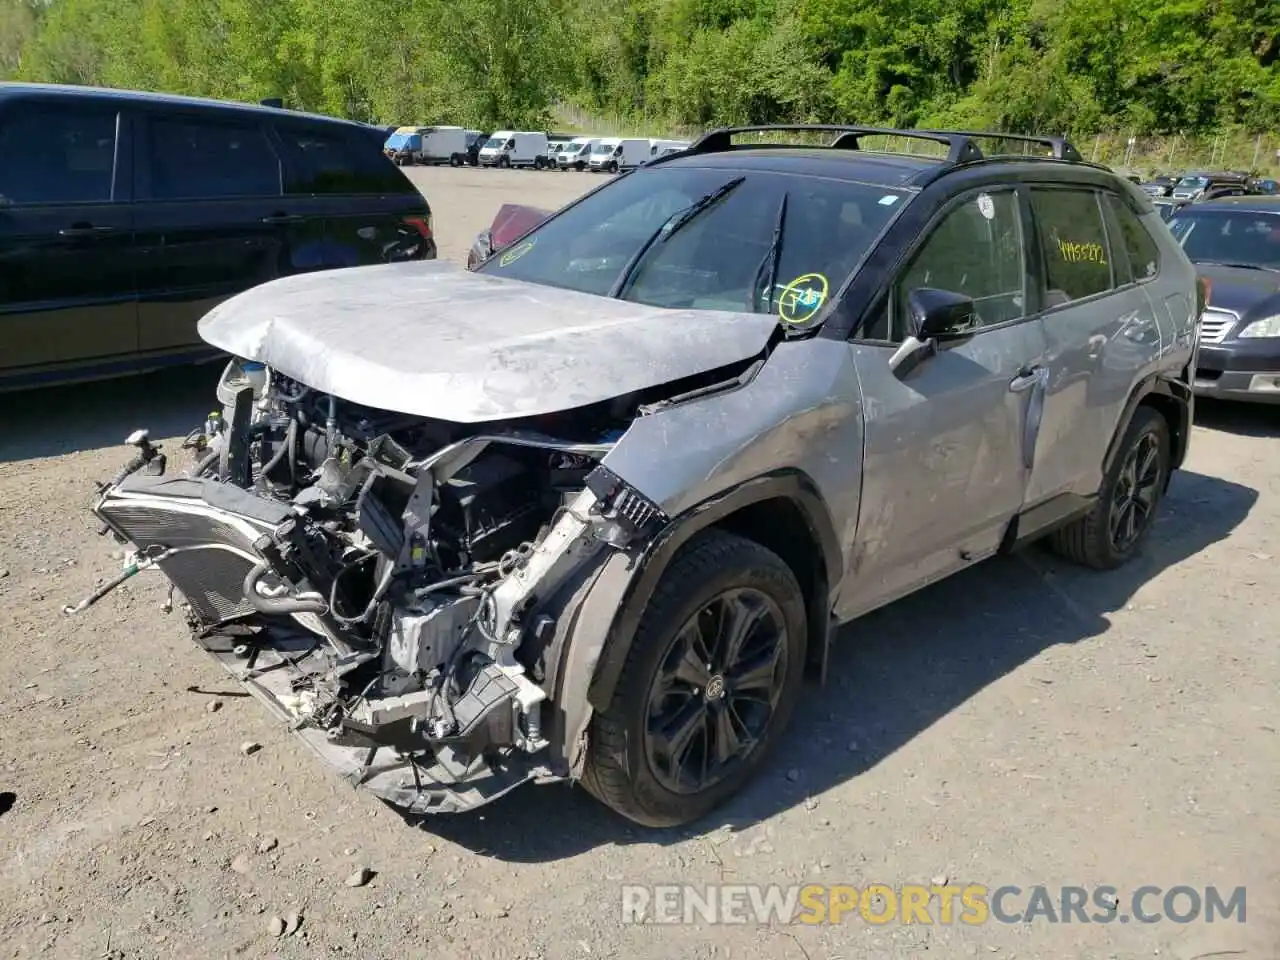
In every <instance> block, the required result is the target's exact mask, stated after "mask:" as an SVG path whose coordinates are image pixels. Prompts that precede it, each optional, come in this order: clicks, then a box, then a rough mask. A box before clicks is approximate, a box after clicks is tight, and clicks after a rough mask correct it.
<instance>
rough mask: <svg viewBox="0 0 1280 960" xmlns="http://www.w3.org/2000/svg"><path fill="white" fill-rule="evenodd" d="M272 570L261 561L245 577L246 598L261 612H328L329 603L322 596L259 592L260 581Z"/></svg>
mask: <svg viewBox="0 0 1280 960" xmlns="http://www.w3.org/2000/svg"><path fill="white" fill-rule="evenodd" d="M270 572H271V569H270V567H268V566H267V565H266V564H265V563H260V564H258V565H257V566H256V567H254V568H253V569H252V570H250V571H249V572H248V573H247V574H246V575H245V578H244V596H245V599H246V600H248V601H249V603H250V604H252V605H253V609H255V610H257V611H258V612H259V613H267V614H282V613H283V614H288V613H326V612H327V611H328V609H329V605H328V604H327V603H325V602H324V600H322V599H321V598H320V597H264V596H263V595H262V594H260V593H258V582H259V581H260V580H261V579H262V578H263V577H264V576H266V575H267V574H268V573H270Z"/></svg>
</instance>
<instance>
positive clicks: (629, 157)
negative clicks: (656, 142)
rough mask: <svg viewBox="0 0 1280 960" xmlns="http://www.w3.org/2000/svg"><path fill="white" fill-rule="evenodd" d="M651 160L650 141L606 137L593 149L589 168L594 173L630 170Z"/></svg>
mask: <svg viewBox="0 0 1280 960" xmlns="http://www.w3.org/2000/svg"><path fill="white" fill-rule="evenodd" d="M648 159H649V141H648V140H642V139H641V138H639V137H606V138H605V139H603V140H601V141H600V142H599V143H597V144H596V145H595V146H594V147H592V148H591V157H590V159H589V160H588V161H587V166H588V167H590V168H591V171H592V172H593V173H598V172H599V171H601V170H603V171H605V172H606V173H617V172H618V171H619V170H630V169H631V168H632V167H638V166H640V164H642V163H644V162H645V161H646V160H648Z"/></svg>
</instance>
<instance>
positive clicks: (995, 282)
mask: <svg viewBox="0 0 1280 960" xmlns="http://www.w3.org/2000/svg"><path fill="white" fill-rule="evenodd" d="M1025 286H1026V262H1025V258H1024V256H1023V241H1022V217H1021V214H1020V213H1019V210H1018V197H1017V194H1016V193H1015V192H1014V191H1012V190H1003V191H997V192H991V193H981V194H978V195H976V196H973V197H970V198H968V199H966V200H965V201H963V202H962V203H961V204H960V205H959V206H957V207H955V208H954V209H953V210H952V211H951V212H950V213H948V214H947V215H946V216H945V217H944V218H943V220H942V221H941V222H940V223H939V224H938V225H937V226H936V227H935V228H934V230H933V232H932V233H931V234H930V235H929V238H928V239H927V240H926V241H925V242H924V246H923V247H921V249H920V250H919V252H918V253H917V254H916V255H915V258H914V259H913V260H912V261H911V265H910V266H909V267H908V268H907V270H906V272H905V273H904V274H903V275H902V277H900V278H899V280H898V283H897V285H896V286H895V288H894V317H895V323H894V330H893V333H894V336H893V337H892V338H891V339H894V340H901V339H902V336H903V334H904V333H905V322H906V318H907V316H908V313H907V298H908V296H909V295H910V293H911V291H912V290H915V289H918V288H921V287H931V288H933V289H936V290H948V291H950V292H952V293H959V294H963V295H965V296H967V297H969V298H970V299H972V300H973V302H974V306H975V307H976V308H977V322H978V324H979V325H980V326H991V325H992V324H996V323H1004V322H1006V321H1008V320H1016V319H1017V318H1018V317H1021V316H1024V315H1025V313H1026V290H1025Z"/></svg>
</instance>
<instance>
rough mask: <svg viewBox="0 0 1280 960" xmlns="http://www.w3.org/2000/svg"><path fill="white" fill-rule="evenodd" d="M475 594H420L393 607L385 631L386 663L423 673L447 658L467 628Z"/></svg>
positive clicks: (476, 602)
mask: <svg viewBox="0 0 1280 960" xmlns="http://www.w3.org/2000/svg"><path fill="white" fill-rule="evenodd" d="M479 603H480V601H479V598H478V597H456V598H449V599H444V600H439V601H434V600H433V599H432V598H431V597H430V596H428V597H424V598H423V599H421V600H418V601H416V602H415V603H414V605H413V606H408V607H397V608H396V610H395V612H394V613H393V614H392V620H391V630H390V632H389V633H388V635H387V650H386V656H387V660H388V663H387V666H388V667H389V668H392V667H393V668H395V669H398V670H400V671H401V672H402V673H406V674H425V673H429V672H430V671H431V670H433V669H435V668H436V667H439V666H442V665H443V664H445V663H446V662H448V661H449V659H450V658H452V657H453V656H454V654H455V653H456V652H457V649H458V646H459V645H460V644H461V643H462V641H463V640H465V639H466V635H467V631H468V630H469V629H471V627H472V623H473V620H474V618H475V615H476V611H477V609H478V608H479Z"/></svg>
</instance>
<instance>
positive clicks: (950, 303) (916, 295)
mask: <svg viewBox="0 0 1280 960" xmlns="http://www.w3.org/2000/svg"><path fill="white" fill-rule="evenodd" d="M907 309H908V311H909V312H910V315H911V316H910V324H911V331H910V332H909V333H908V334H907V336H906V337H904V338H903V340H902V343H901V344H900V345H899V346H898V349H897V350H895V351H894V352H893V356H891V357H890V358H889V369H890V370H892V371H893V373H894V374H895V375H896V376H898V377H900V378H901V377H906V376H907V375H908V374H910V373H911V371H912V370H914V369H915V368H916V367H918V366H920V364H922V363H924V362H925V361H926V360H928V359H929V358H930V357H932V356H934V355H935V354H937V352H938V341H939V340H941V339H944V338H947V337H956V336H962V335H964V334H965V333H967V332H968V331H969V330H971V329H972V328H973V327H974V326H975V325H976V323H977V319H978V313H977V308H976V307H975V306H974V303H973V300H971V299H970V298H969V297H966V296H964V295H963V294H960V293H952V292H951V291H950V290H935V289H933V288H932V287H917V288H916V289H915V290H912V291H911V292H910V293H909V294H907Z"/></svg>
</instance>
